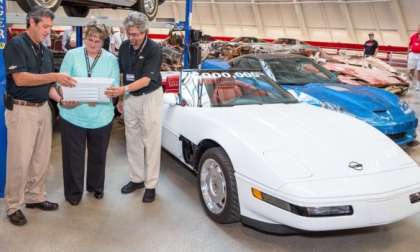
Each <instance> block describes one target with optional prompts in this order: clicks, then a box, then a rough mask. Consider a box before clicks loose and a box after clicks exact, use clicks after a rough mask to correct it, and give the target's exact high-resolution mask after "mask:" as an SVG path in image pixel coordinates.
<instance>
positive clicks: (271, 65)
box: [202, 54, 418, 145]
mask: <svg viewBox="0 0 420 252" xmlns="http://www.w3.org/2000/svg"><path fill="white" fill-rule="evenodd" d="M202 68H203V69H228V68H240V69H256V70H257V69H258V70H262V71H263V72H265V73H266V74H267V75H268V76H269V77H270V78H272V79H273V80H275V81H276V82H277V83H278V84H280V85H282V86H283V87H284V88H286V89H287V90H288V91H289V92H290V93H292V94H293V95H294V96H295V97H296V98H297V99H298V100H300V101H302V102H307V103H309V104H312V105H315V106H320V107H324V108H326V109H331V110H335V111H337V112H341V113H346V114H349V115H352V116H354V117H357V118H359V119H360V120H363V121H365V122H367V123H369V124H370V125H372V126H374V127H375V128H377V129H378V130H380V131H382V132H383V133H384V134H386V135H387V136H389V137H390V138H391V139H393V140H394V141H395V142H396V143H397V144H400V145H403V144H408V143H411V142H413V141H414V140H415V139H416V128H417V123H418V120H417V117H416V114H415V113H414V111H413V110H411V109H410V107H409V106H408V104H407V103H406V102H404V101H401V100H400V99H399V98H398V96H396V95H394V94H392V93H390V92H388V91H385V90H382V89H378V88H374V87H367V86H353V85H347V84H343V83H340V82H339V81H338V80H337V78H336V77H335V75H334V74H332V73H331V72H329V71H328V70H327V69H325V68H324V67H322V66H320V65H318V64H316V63H315V62H314V61H313V60H312V59H310V58H307V57H303V56H300V55H290V54H288V55H286V54H252V55H245V56H241V57H238V58H235V59H233V60H232V61H230V62H226V61H222V60H206V61H204V62H203V63H202Z"/></svg>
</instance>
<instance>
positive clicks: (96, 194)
mask: <svg viewBox="0 0 420 252" xmlns="http://www.w3.org/2000/svg"><path fill="white" fill-rule="evenodd" d="M93 196H94V197H95V198H97V199H102V198H103V197H104V193H103V192H95V193H94V194H93Z"/></svg>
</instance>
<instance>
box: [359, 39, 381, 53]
mask: <svg viewBox="0 0 420 252" xmlns="http://www.w3.org/2000/svg"><path fill="white" fill-rule="evenodd" d="M363 47H364V48H365V56H373V55H375V52H376V49H377V48H378V47H379V44H378V41H376V40H368V41H366V42H365V44H364V45H363Z"/></svg>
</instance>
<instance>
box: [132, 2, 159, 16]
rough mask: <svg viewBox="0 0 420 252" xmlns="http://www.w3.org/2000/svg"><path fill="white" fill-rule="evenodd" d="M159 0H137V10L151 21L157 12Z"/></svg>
mask: <svg viewBox="0 0 420 252" xmlns="http://www.w3.org/2000/svg"><path fill="white" fill-rule="evenodd" d="M158 7H159V0H138V2H137V10H138V11H140V12H143V13H144V14H145V15H146V16H147V18H148V19H149V20H150V21H152V20H153V19H155V17H156V15H157V13H158Z"/></svg>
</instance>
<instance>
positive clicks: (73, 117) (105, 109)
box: [59, 47, 120, 129]
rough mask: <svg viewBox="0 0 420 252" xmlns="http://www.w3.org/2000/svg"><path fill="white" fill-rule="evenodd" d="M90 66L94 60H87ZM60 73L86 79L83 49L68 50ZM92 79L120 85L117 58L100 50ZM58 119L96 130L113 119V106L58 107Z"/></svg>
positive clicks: (82, 104) (82, 105) (83, 104)
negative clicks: (101, 79)
mask: <svg viewBox="0 0 420 252" xmlns="http://www.w3.org/2000/svg"><path fill="white" fill-rule="evenodd" d="M88 61H89V64H90V65H92V63H93V61H94V59H92V58H88ZM60 72H61V73H66V74H68V75H69V76H71V77H88V65H87V62H86V56H85V48H84V47H78V48H75V49H71V50H69V51H68V52H67V53H66V55H65V56H64V59H63V63H62V64H61V68H60ZM92 77H98V78H101V77H103V78H112V79H113V80H114V81H113V86H114V87H118V86H119V85H120V69H119V68H118V61H117V58H116V57H115V56H114V55H113V54H111V53H110V52H107V51H106V50H104V49H102V52H101V56H100V57H99V59H98V61H97V63H96V64H95V67H94V68H93V69H92ZM59 110H60V117H62V118H63V119H64V120H66V121H67V122H70V123H71V124H73V125H76V126H78V127H81V128H85V129H97V128H101V127H104V126H106V125H108V124H109V123H110V122H111V121H112V119H113V118H114V106H113V105H112V102H101V103H97V104H96V106H94V107H92V106H89V105H88V104H87V103H81V104H80V105H79V106H77V107H75V108H65V107H62V106H59Z"/></svg>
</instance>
